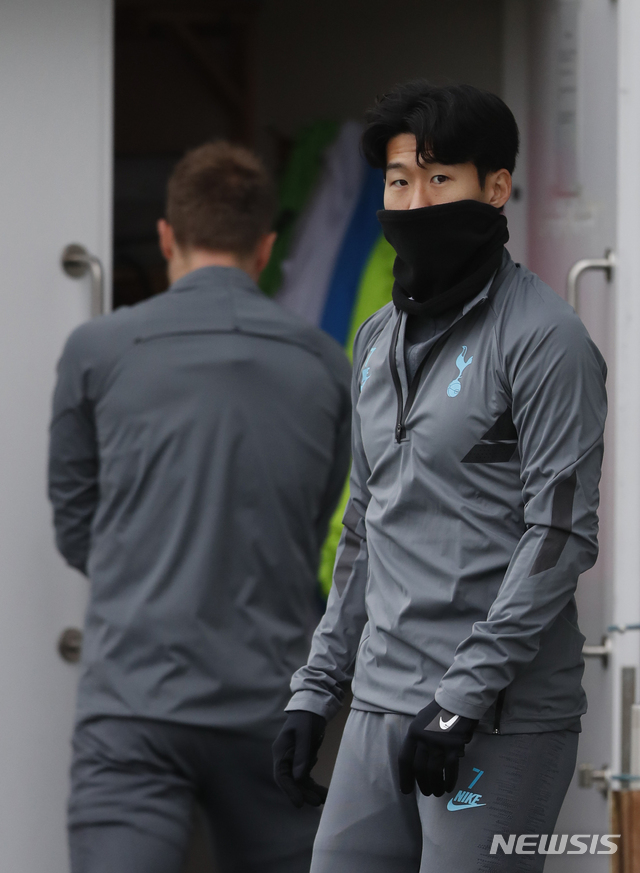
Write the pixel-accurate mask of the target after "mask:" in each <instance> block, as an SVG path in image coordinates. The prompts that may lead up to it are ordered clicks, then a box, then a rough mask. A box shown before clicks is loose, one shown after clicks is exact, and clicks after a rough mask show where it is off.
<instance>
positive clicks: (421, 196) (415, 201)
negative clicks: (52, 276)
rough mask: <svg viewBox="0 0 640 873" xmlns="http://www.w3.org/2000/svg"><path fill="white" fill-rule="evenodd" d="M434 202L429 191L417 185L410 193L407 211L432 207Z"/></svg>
mask: <svg viewBox="0 0 640 873" xmlns="http://www.w3.org/2000/svg"><path fill="white" fill-rule="evenodd" d="M435 202H436V201H435V199H434V197H433V194H432V192H431V191H429V190H428V189H424V188H422V187H420V186H419V185H417V186H416V187H415V188H414V189H413V191H412V193H411V201H410V203H409V209H421V208H422V207H423V206H433V205H434V203H435Z"/></svg>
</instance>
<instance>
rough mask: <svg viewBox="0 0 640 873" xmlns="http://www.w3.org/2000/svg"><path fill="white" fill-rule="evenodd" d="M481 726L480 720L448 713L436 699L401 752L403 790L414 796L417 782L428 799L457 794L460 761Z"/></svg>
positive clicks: (414, 724) (419, 717)
mask: <svg viewBox="0 0 640 873" xmlns="http://www.w3.org/2000/svg"><path fill="white" fill-rule="evenodd" d="M477 726H478V720H477V719H473V718H463V716H461V715H454V714H453V713H452V712H447V710H446V709H442V707H441V706H439V704H437V703H436V702H435V700H434V701H433V702H432V703H430V704H429V705H428V706H425V708H424V709H421V710H420V712H419V713H418V714H417V715H416V717H415V718H414V720H413V721H412V722H411V724H410V725H409V731H408V732H407V736H406V737H405V740H404V742H403V744H402V748H401V749H400V756H399V758H398V765H399V770H400V791H402V793H403V794H411V792H412V791H413V785H414V782H417V783H418V788H419V789H420V791H421V792H422V793H423V794H426V795H427V796H428V795H430V794H434V795H435V796H436V797H441V796H442V795H443V794H444V792H445V791H447V792H451V791H453V789H454V788H455V787H456V781H457V779H458V765H459V759H460V758H463V757H464V747H465V744H466V743H468V742H469V741H470V740H471V737H472V736H473V732H474V730H475V729H476V727H477Z"/></svg>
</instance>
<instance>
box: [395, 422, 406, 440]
mask: <svg viewBox="0 0 640 873" xmlns="http://www.w3.org/2000/svg"><path fill="white" fill-rule="evenodd" d="M404 433H405V431H404V427H403V425H402V423H401V422H398V424H396V442H397V443H399V442H400V440H401V439H402V437H403V436H404Z"/></svg>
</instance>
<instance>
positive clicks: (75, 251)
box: [60, 243, 105, 316]
mask: <svg viewBox="0 0 640 873" xmlns="http://www.w3.org/2000/svg"><path fill="white" fill-rule="evenodd" d="M60 261H61V266H62V269H63V270H64V272H65V273H66V274H67V276H71V277H72V278H73V279H79V278H81V277H82V276H84V275H85V274H86V273H87V272H89V273H91V315H92V316H94V315H101V314H102V313H103V312H104V311H105V298H104V267H103V266H102V262H101V261H100V258H98V257H96V255H92V254H91V253H90V252H88V251H87V250H86V249H85V247H84V246H81V245H79V244H78V243H71V244H70V245H68V246H67V247H66V248H65V249H64V251H63V252H62V257H61V259H60Z"/></svg>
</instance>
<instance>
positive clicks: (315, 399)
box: [49, 142, 350, 873]
mask: <svg viewBox="0 0 640 873" xmlns="http://www.w3.org/2000/svg"><path fill="white" fill-rule="evenodd" d="M273 208H274V195H273V191H272V185H271V182H270V180H269V179H268V177H267V174H266V172H265V170H264V168H263V167H262V165H261V163H260V162H259V161H258V159H257V158H256V157H255V156H254V155H252V154H251V153H250V152H248V151H247V150H245V149H242V148H240V147H236V146H232V145H229V144H227V143H222V142H219V143H213V144H208V145H205V146H202V147H201V148H199V149H196V150H195V151H193V152H191V153H189V154H187V155H186V156H185V157H184V158H183V159H182V161H181V162H180V163H179V164H178V166H177V167H176V169H175V171H174V173H173V175H172V177H171V179H170V181H169V186H168V199H167V217H166V220H162V221H160V222H159V235H160V243H161V247H162V251H163V253H164V255H165V257H166V259H167V261H168V269H169V278H170V280H171V287H170V288H169V290H168V291H167V292H165V293H163V294H160V295H159V296H157V297H154V298H152V299H150V300H147V301H145V302H143V303H140V304H138V305H137V306H134V307H131V308H129V307H124V308H122V309H119V310H117V311H116V312H114V313H112V314H110V315H106V316H102V317H99V318H96V319H94V320H92V321H90V322H87V323H86V324H83V325H81V326H80V327H79V328H78V329H77V330H75V331H74V333H73V334H72V335H71V337H70V338H69V340H68V342H67V344H66V346H65V349H64V352H63V354H62V358H61V361H60V364H59V369H58V382H57V386H56V391H55V398H54V408H53V419H52V424H51V447H50V480H49V481H50V484H49V490H50V496H51V501H52V504H53V507H54V519H55V529H56V537H57V543H58V547H59V549H60V551H61V552H62V554H63V555H64V557H65V558H66V560H67V561H68V562H69V564H71V565H72V566H73V567H76V568H77V569H78V570H80V571H81V572H82V573H85V574H86V575H87V576H88V577H89V579H90V601H89V607H88V611H87V616H86V625H85V632H84V645H83V653H82V669H81V677H80V685H79V690H78V705H77V724H76V728H75V734H74V740H73V763H72V773H71V782H72V788H71V798H70V802H69V835H70V847H71V863H72V870H73V873H115V871H117V873H179V871H180V870H181V867H182V863H183V859H184V855H185V851H186V848H187V844H188V838H189V831H190V822H191V812H192V805H193V802H194V801H196V800H197V801H198V802H199V803H200V804H201V805H202V806H203V808H204V810H205V813H206V816H207V819H208V821H209V823H210V825H211V830H212V834H213V842H214V846H215V851H216V855H217V863H218V866H219V869H220V870H221V871H223V873H231V871H240V870H241V871H243V873H252V871H256V873H257V871H260V873H305V871H308V869H309V861H310V856H311V845H312V842H313V837H314V834H315V830H316V828H317V823H318V816H319V813H318V810H317V809H312V808H310V807H306V808H305V809H301V810H295V809H293V808H292V807H290V805H289V804H288V801H287V800H286V798H285V797H284V796H283V795H281V794H280V792H279V790H278V789H277V787H276V786H275V784H274V783H273V780H272V777H271V763H270V746H271V743H272V742H273V738H274V737H275V735H276V734H277V732H278V729H279V727H280V725H281V723H282V720H283V718H284V716H283V715H282V710H283V708H284V704H285V702H286V699H287V691H288V682H289V678H290V675H291V673H292V672H293V670H295V669H297V668H298V667H299V666H300V665H301V664H302V663H304V660H305V658H306V656H307V652H308V649H309V643H310V638H311V634H312V633H313V629H314V627H315V624H316V623H317V617H318V613H317V575H316V572H317V566H318V559H319V549H320V546H321V544H322V542H323V539H324V536H325V532H326V529H327V524H328V521H329V519H330V516H331V514H332V512H333V510H334V508H335V505H336V503H337V501H338V498H339V495H340V492H341V489H342V486H343V483H344V479H345V476H346V473H347V469H348V462H349V431H350V400H349V378H350V371H349V365H348V362H347V360H346V358H345V356H344V355H343V353H342V351H341V350H340V349H339V347H338V345H337V344H336V343H334V342H333V340H331V339H330V338H329V337H327V336H326V335H324V334H322V333H321V332H320V331H318V330H316V329H314V328H311V327H308V326H306V325H304V324H303V323H301V322H300V321H298V320H297V319H296V318H295V317H293V316H292V315H290V314H288V313H287V312H285V311H284V310H283V309H281V308H280V307H279V306H278V305H277V304H275V303H274V302H272V301H271V300H269V299H267V298H266V297H265V296H264V295H263V294H262V293H261V292H260V291H259V289H258V287H257V286H256V284H255V283H256V280H257V278H258V276H259V274H260V272H261V270H262V269H263V268H264V266H265V265H266V263H267V261H268V259H269V254H270V251H271V246H272V244H273V240H274V235H273V234H272V233H271V231H270V226H271V221H272V216H273Z"/></svg>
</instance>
